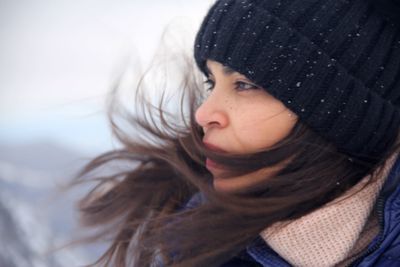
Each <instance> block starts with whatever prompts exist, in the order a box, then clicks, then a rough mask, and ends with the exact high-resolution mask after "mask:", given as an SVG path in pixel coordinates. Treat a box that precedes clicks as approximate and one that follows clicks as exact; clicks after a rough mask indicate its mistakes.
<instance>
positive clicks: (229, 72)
mask: <svg viewBox="0 0 400 267" xmlns="http://www.w3.org/2000/svg"><path fill="white" fill-rule="evenodd" d="M210 65H214V66H216V65H220V66H221V67H222V72H223V73H224V74H225V75H232V74H240V73H239V72H237V71H235V70H233V69H232V68H230V67H228V66H225V65H222V64H221V63H219V62H216V61H210V60H207V61H206V71H207V73H208V74H212V71H211V70H210V67H209V66H210Z"/></svg>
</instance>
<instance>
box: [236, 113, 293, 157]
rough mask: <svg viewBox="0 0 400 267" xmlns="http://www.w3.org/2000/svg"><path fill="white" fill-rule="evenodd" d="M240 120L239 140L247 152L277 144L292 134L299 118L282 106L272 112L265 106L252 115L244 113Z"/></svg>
mask: <svg viewBox="0 0 400 267" xmlns="http://www.w3.org/2000/svg"><path fill="white" fill-rule="evenodd" d="M239 118H240V120H241V122H238V125H240V127H238V128H237V138H238V139H239V140H238V141H239V142H240V143H241V147H242V149H243V150H245V151H255V150H259V149H265V148H268V147H270V146H272V145H274V144H276V143H277V142H279V141H280V140H282V139H283V138H285V137H286V136H287V135H288V134H289V133H290V131H291V130H292V129H293V127H294V125H295V124H296V121H297V116H296V115H295V114H294V113H292V112H291V111H289V110H288V109H286V108H285V107H282V106H279V107H278V108H275V109H272V110H269V109H265V106H263V108H261V109H253V111H251V112H250V114H244V113H242V114H241V116H240V117H239ZM246 118H247V119H246Z"/></svg>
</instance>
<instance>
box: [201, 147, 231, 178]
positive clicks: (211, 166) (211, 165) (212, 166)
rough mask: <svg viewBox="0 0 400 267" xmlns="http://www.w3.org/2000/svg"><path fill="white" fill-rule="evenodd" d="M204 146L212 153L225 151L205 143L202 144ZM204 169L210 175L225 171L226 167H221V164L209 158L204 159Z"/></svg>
mask: <svg viewBox="0 0 400 267" xmlns="http://www.w3.org/2000/svg"><path fill="white" fill-rule="evenodd" d="M204 145H205V147H207V148H208V149H210V150H212V151H214V152H220V153H226V151H225V150H223V149H221V148H219V147H217V146H216V145H213V144H210V143H207V142H204ZM206 168H207V169H208V170H209V171H210V172H212V173H215V172H218V171H223V170H226V167H224V166H222V165H221V164H219V163H217V162H215V161H213V160H211V159H209V158H206Z"/></svg>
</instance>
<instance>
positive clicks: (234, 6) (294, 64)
mask: <svg viewBox="0 0 400 267" xmlns="http://www.w3.org/2000/svg"><path fill="white" fill-rule="evenodd" d="M371 2H374V3H371ZM385 2H388V1H385ZM377 3H378V4H377ZM377 5H378V6H379V1H371V0H351V1H350V0H219V1H216V3H215V4H214V5H212V7H211V8H210V10H209V12H208V14H207V15H206V17H205V19H204V21H203V23H202V25H201V27H200V30H199V32H198V34H197V36H196V40H195V47H194V56H195V59H196V63H197V65H198V66H199V68H200V69H201V70H202V71H203V72H204V74H205V75H207V68H206V65H205V63H206V60H207V59H212V60H215V61H218V62H220V63H222V64H224V65H226V66H229V67H231V68H232V69H234V70H236V71H237V72H239V73H241V74H243V75H245V76H246V77H248V78H249V79H250V80H251V81H252V82H254V83H255V84H257V85H259V86H260V87H262V88H264V89H265V90H267V91H268V92H269V93H270V94H272V95H273V96H275V97H276V98H277V99H279V100H281V101H282V102H283V103H284V104H285V105H286V106H287V107H288V108H289V109H290V110H292V111H293V112H294V113H296V114H297V115H298V116H299V118H300V120H301V121H303V122H304V123H306V124H307V125H308V126H310V128H312V129H313V130H314V131H315V132H317V133H319V134H320V135H321V136H323V137H325V138H326V139H327V140H329V141H331V142H333V143H335V144H336V146H337V147H338V149H339V150H341V151H343V152H345V153H347V154H349V155H351V156H355V157H359V158H363V159H366V160H369V159H374V160H377V159H379V158H381V156H382V154H383V153H384V152H385V151H386V150H387V149H388V147H389V146H390V145H392V144H393V142H394V141H395V138H396V136H397V134H398V132H399V126H400V30H399V28H400V26H399V25H400V23H398V22H397V21H395V20H394V19H393V18H391V17H386V16H385V15H384V14H383V13H382V12H381V11H379V10H378V9H377V8H376V6H377ZM395 17H397V15H395Z"/></svg>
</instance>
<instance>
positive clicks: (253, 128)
mask: <svg viewBox="0 0 400 267" xmlns="http://www.w3.org/2000/svg"><path fill="white" fill-rule="evenodd" d="M207 67H208V70H209V77H208V78H209V79H208V81H207V83H208V84H209V95H208V97H207V99H206V100H205V101H204V102H203V104H202V105H201V106H200V107H199V108H198V109H197V111H196V121H197V123H198V124H199V125H200V126H201V127H202V128H203V131H204V138H203V142H204V143H205V145H206V146H207V147H208V148H210V149H214V150H217V151H218V150H219V151H222V152H227V153H235V154H237V153H253V152H257V151H261V150H266V149H268V148H269V147H270V146H272V145H273V144H275V143H277V142H278V141H280V140H282V139H283V138H284V137H286V136H287V135H288V134H289V133H290V131H291V130H292V129H293V127H294V125H295V124H296V122H297V119H298V117H297V116H296V115H295V114H294V113H293V112H292V111H290V110H289V109H287V108H286V107H285V106H284V105H283V103H282V102H281V101H279V100H278V99H276V98H274V97H273V96H272V95H270V94H268V93H267V92H266V91H265V90H264V89H262V88H260V87H258V86H257V85H255V84H254V83H252V82H251V81H250V80H248V79H247V78H246V76H244V75H242V74H240V73H238V72H235V71H233V70H232V69H230V68H229V67H227V66H223V65H222V64H220V63H218V62H216V61H212V60H207ZM206 166H207V169H208V170H209V171H210V172H211V173H212V174H213V177H214V188H215V189H217V190H221V191H229V192H232V191H237V190H240V189H243V188H244V187H246V186H248V185H251V184H252V183H255V182H257V181H258V180H260V179H265V177H266V176H267V175H268V174H269V175H271V174H273V173H274V172H276V171H277V170H278V169H279V168H269V169H264V170H260V171H257V172H255V173H250V174H246V175H243V176H239V177H234V178H233V177H232V178H229V179H224V178H220V176H222V174H223V173H224V172H226V169H225V170H224V168H223V167H222V166H219V165H218V164H216V163H215V162H213V161H211V160H210V159H207V161H206Z"/></svg>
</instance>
